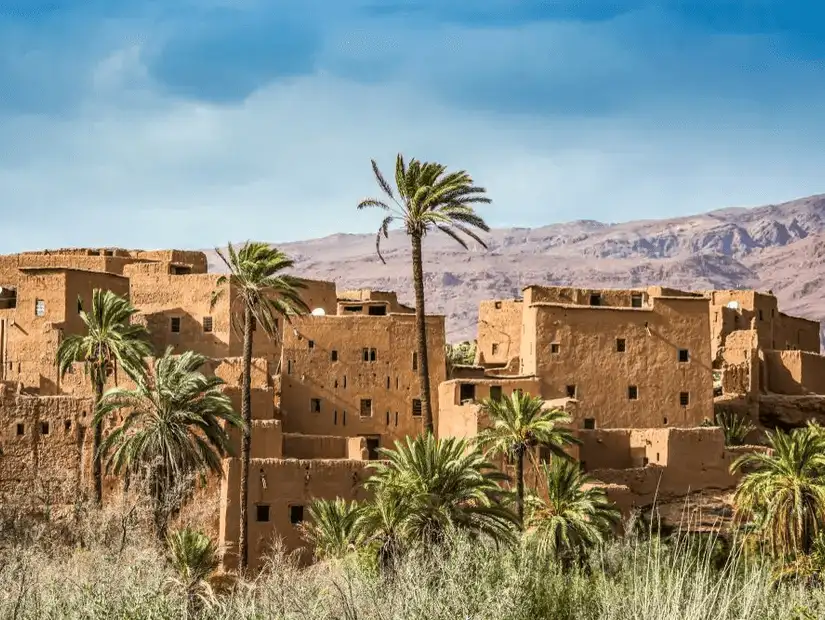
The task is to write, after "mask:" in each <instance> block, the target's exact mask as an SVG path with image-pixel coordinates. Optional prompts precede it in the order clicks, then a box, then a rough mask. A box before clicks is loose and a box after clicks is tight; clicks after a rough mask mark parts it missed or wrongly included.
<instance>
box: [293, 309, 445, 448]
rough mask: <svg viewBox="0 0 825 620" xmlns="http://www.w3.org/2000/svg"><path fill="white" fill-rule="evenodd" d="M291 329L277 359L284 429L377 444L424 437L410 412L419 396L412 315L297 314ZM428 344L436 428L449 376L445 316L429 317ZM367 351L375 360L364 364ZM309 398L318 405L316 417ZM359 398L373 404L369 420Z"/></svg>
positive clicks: (419, 421)
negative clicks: (360, 438)
mask: <svg viewBox="0 0 825 620" xmlns="http://www.w3.org/2000/svg"><path fill="white" fill-rule="evenodd" d="M293 327H294V328H295V331H292V330H285V333H284V352H283V359H282V362H281V371H282V375H281V398H280V408H281V415H282V417H283V419H284V429H285V431H286V432H288V433H301V434H305V435H316V434H317V435H342V436H349V437H352V436H357V435H372V436H379V437H380V442H381V446H384V445H388V444H391V443H392V441H393V440H395V439H398V438H400V437H404V436H406V435H417V434H418V433H420V432H421V430H422V429H423V419H422V418H421V417H414V416H413V415H412V405H413V399H417V398H418V397H419V387H418V374H417V373H418V371H417V370H414V369H413V354H414V351H415V350H416V344H415V317H414V316H413V315H401V314H392V315H387V316H364V315H354V316H323V317H302V318H297V319H295V320H294V321H293ZM296 332H297V334H296ZM427 339H428V341H427V344H428V347H429V351H430V354H429V365H430V366H429V368H430V377H431V378H430V381H431V389H432V397H431V400H432V403H433V409H434V417H435V423H436V427H437V423H438V411H437V407H438V397H437V396H438V393H437V386H438V385H439V384H440V383H441V382H442V381H444V380H445V379H446V366H445V359H444V318H443V317H436V316H433V317H427ZM310 342H311V343H312V346H311V347H310ZM364 349H368V350H372V349H374V350H375V353H376V359H375V361H364V360H363V350H364ZM333 351H335V352H336V355H337V360H336V361H333V359H332V357H333V354H332V352H333ZM313 399H319V400H320V409H321V410H320V411H318V412H314V411H312V400H313ZM361 399H371V400H372V415H371V416H369V417H361V416H360V405H361ZM344 412H346V414H345V413H344Z"/></svg>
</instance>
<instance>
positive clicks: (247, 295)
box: [212, 241, 309, 571]
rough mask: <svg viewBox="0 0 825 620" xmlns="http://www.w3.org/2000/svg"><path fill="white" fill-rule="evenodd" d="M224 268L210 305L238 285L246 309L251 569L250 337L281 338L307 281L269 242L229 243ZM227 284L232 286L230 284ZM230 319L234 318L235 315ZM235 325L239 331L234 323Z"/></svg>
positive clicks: (244, 442) (244, 408)
mask: <svg viewBox="0 0 825 620" xmlns="http://www.w3.org/2000/svg"><path fill="white" fill-rule="evenodd" d="M215 251H216V252H217V254H218V256H219V257H220V259H221V260H222V261H223V263H224V265H226V268H227V270H228V271H229V275H227V276H221V277H220V278H218V280H217V282H216V288H215V291H214V292H213V293H212V306H213V307H214V306H215V304H216V303H217V302H218V301H219V300H220V299H221V298H222V297H223V296H224V295H225V294H226V292H227V289H228V288H229V287H234V290H236V291H237V296H236V297H234V298H233V299H232V304H233V305H234V304H236V303H237V304H240V306H241V307H242V309H243V314H242V316H243V323H242V329H243V375H242V377H241V417H242V418H243V421H244V431H243V436H242V437H241V510H240V513H241V514H240V518H241V532H240V540H239V541H238V542H239V544H238V546H239V555H240V568H241V570H242V571H243V570H246V567H247V566H248V565H249V525H248V523H247V509H248V506H247V503H248V501H249V459H250V456H249V455H250V451H249V450H250V445H251V435H250V433H251V429H252V396H251V383H250V382H251V379H250V377H251V372H252V339H253V337H254V334H255V332H254V331H253V323H254V324H255V325H258V326H260V327H261V328H262V330H263V331H264V332H265V333H266V334H267V335H268V336H270V337H272V338H276V339H277V338H279V333H278V317H282V318H283V319H284V320H286V321H289V318H290V317H291V316H294V315H298V314H305V313H307V312H308V311H309V308H308V307H307V305H306V303H304V301H303V300H302V299H301V297H300V289H303V288H305V287H306V283H305V282H304V281H303V280H301V279H300V278H296V277H295V276H291V275H287V274H285V273H283V272H284V271H286V270H288V269H291V268H292V267H293V266H294V262H293V261H292V259H290V258H289V257H288V256H287V255H286V254H284V253H283V252H281V251H280V250H278V249H276V248H272V247H270V246H268V245H267V244H265V243H258V242H252V241H247V242H246V243H245V244H244V245H243V246H242V247H241V248H240V250H238V251H237V252H236V251H235V248H234V247H232V244H231V243H229V244H227V255H224V253H223V252H222V251H221V250H219V249H217V248H216V249H215ZM227 285H228V286H227ZM232 316H233V317H235V316H236V314H235V312H234V308H233V312H232ZM233 326H234V327H236V328H237V327H238V325H237V323H235V322H234V321H233Z"/></svg>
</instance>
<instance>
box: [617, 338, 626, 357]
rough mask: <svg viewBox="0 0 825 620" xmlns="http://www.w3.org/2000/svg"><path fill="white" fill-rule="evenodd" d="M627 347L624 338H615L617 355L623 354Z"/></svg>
mask: <svg viewBox="0 0 825 620" xmlns="http://www.w3.org/2000/svg"><path fill="white" fill-rule="evenodd" d="M626 347H627V343H626V342H625V339H624V338H616V351H617V352H618V353H624V352H625V349H626Z"/></svg>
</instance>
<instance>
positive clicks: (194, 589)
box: [167, 528, 220, 615]
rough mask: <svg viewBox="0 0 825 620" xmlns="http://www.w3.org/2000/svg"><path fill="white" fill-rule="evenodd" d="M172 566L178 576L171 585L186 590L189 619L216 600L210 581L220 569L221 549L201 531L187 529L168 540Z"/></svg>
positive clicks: (177, 532)
mask: <svg viewBox="0 0 825 620" xmlns="http://www.w3.org/2000/svg"><path fill="white" fill-rule="evenodd" d="M167 549H168V558H169V563H170V564H171V566H172V568H173V569H174V571H175V573H176V577H174V578H172V579H171V580H170V581H171V582H172V583H174V584H176V585H177V586H179V587H180V588H182V589H183V591H184V593H185V595H186V600H187V615H191V614H194V613H197V612H198V611H199V610H201V609H203V607H204V606H205V605H208V604H210V603H212V602H213V601H214V600H215V595H214V592H213V591H212V587H211V585H210V583H209V578H210V577H211V576H212V574H213V573H214V572H215V571H216V570H217V569H218V566H219V565H220V561H219V559H218V548H217V546H216V545H215V543H214V542H212V540H211V539H210V538H209V536H207V535H206V534H204V533H203V532H200V531H198V530H194V529H191V528H184V529H181V530H177V531H175V532H172V533H171V534H170V535H169V537H168V538H167Z"/></svg>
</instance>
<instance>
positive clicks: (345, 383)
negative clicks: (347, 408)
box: [344, 375, 347, 387]
mask: <svg viewBox="0 0 825 620" xmlns="http://www.w3.org/2000/svg"><path fill="white" fill-rule="evenodd" d="M344 387H347V376H346V375H344Z"/></svg>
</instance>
